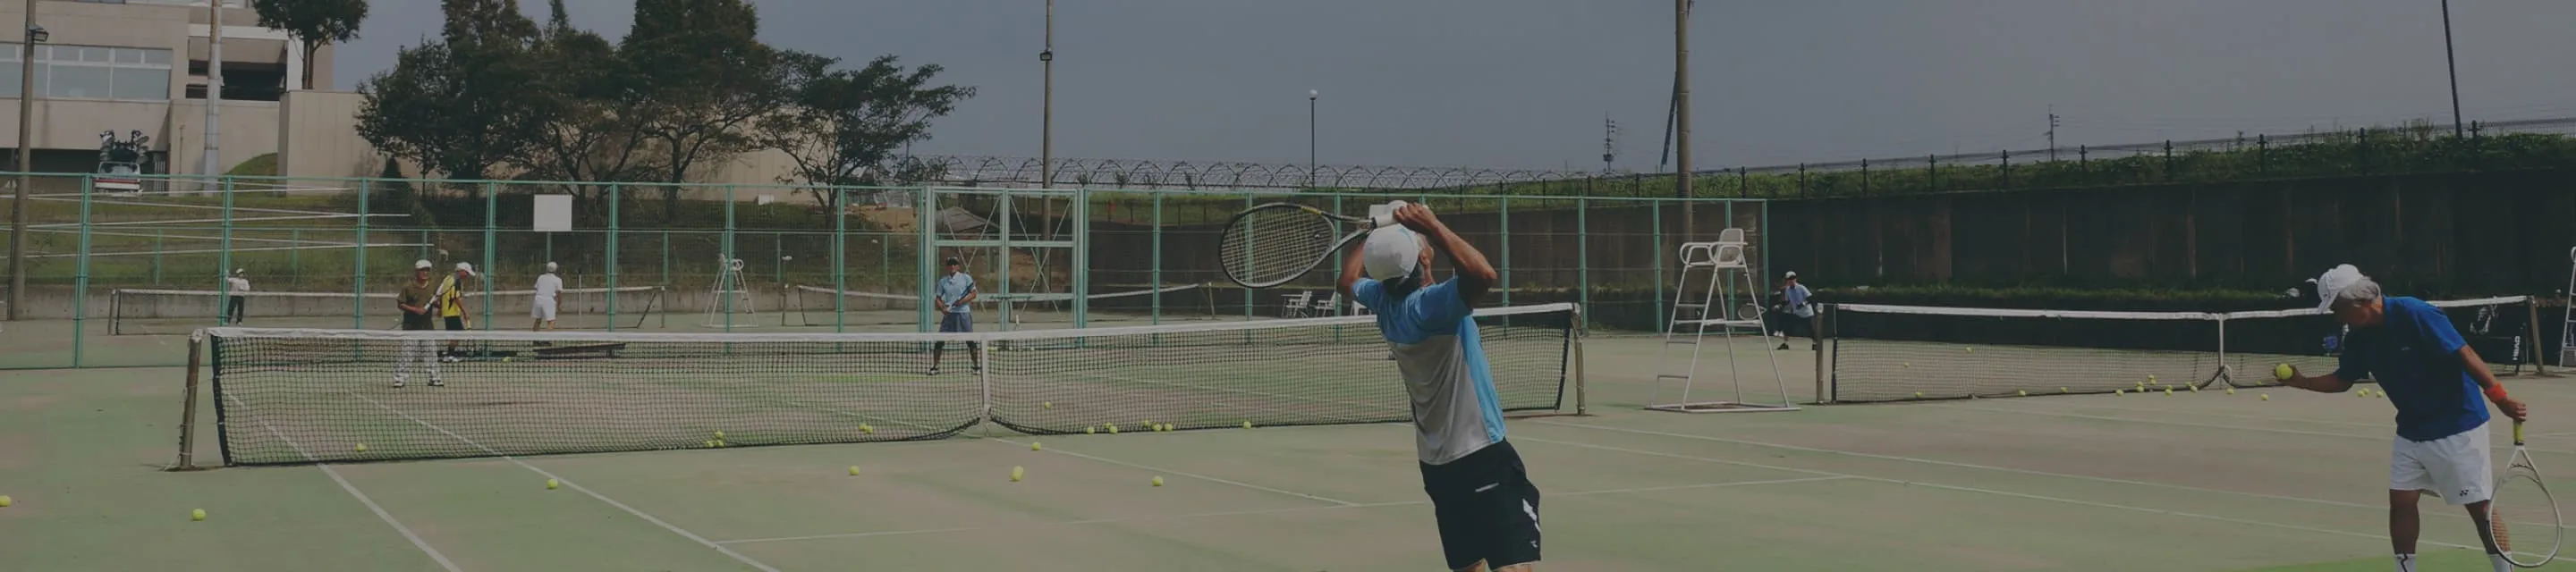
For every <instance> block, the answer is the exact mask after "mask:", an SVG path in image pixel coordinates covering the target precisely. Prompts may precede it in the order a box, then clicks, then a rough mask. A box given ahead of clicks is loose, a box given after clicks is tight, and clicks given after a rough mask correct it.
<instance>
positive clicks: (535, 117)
mask: <svg viewBox="0 0 2576 572" xmlns="http://www.w3.org/2000/svg"><path fill="white" fill-rule="evenodd" d="M549 8H550V10H551V14H550V15H549V16H548V17H547V19H546V27H545V29H544V31H542V32H541V33H540V36H539V39H538V41H537V44H536V47H535V49H534V50H533V52H532V58H531V59H532V61H533V62H534V63H535V65H536V67H537V68H538V69H543V70H546V73H545V74H544V75H542V76H540V77H539V78H537V83H535V84H532V85H529V86H527V88H526V89H527V92H528V94H529V98H530V100H529V103H530V106H531V112H532V115H531V119H532V122H533V123H534V124H535V125H536V126H537V131H538V132H537V134H536V136H535V139H534V141H533V145H532V148H531V149H529V152H528V153H526V154H523V155H521V156H519V158H518V159H517V160H515V161H514V163H515V164H517V165H518V166H520V167H522V168H525V169H527V170H528V171H529V172H530V173H531V174H534V175H535V176H538V177H542V178H549V179H559V180H565V181H579V182H582V183H577V184H575V185H574V188H573V194H574V195H576V196H577V197H578V198H579V200H582V201H584V202H586V203H589V204H590V205H591V206H593V207H596V206H599V205H600V200H601V199H602V197H603V195H605V194H606V193H605V186H603V185H594V184H586V183H589V182H615V181H633V180H641V179H644V178H646V177H649V176H650V174H649V172H651V171H654V170H656V166H655V165H653V164H652V163H651V162H649V161H647V160H646V155H647V154H648V152H649V149H648V145H647V143H649V140H648V138H647V137H646V136H645V134H644V131H643V130H642V129H641V128H640V127H639V126H638V125H637V124H636V123H637V121H638V118H640V117H644V116H645V114H642V113H637V112H635V111H634V110H635V106H634V104H635V100H636V98H635V97H634V90H632V89H630V88H631V86H632V84H633V78H632V74H631V72H629V71H628V69H627V68H626V66H625V65H624V62H623V61H621V60H620V59H619V58H618V57H617V50H616V48H615V47H614V46H612V45H610V44H609V43H608V40H606V39H603V38H601V37H600V36H599V35H598V34H594V33H591V32H588V31H584V30H579V29H575V28H573V27H572V20H571V17H570V16H569V15H568V14H567V13H566V12H565V9H564V4H563V0H552V1H551V2H550V3H549ZM602 210H603V209H598V208H592V209H585V212H600V211H602Z"/></svg>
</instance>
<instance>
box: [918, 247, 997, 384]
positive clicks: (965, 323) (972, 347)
mask: <svg viewBox="0 0 2576 572" xmlns="http://www.w3.org/2000/svg"><path fill="white" fill-rule="evenodd" d="M936 294H937V295H936V297H935V298H934V301H936V302H938V304H939V331H942V332H972V331H975V314H974V308H973V307H971V306H968V305H967V304H970V303H973V302H974V301H975V296H976V293H975V277H973V276H967V275H966V264H965V263H963V262H960V261H958V260H957V259H956V258H949V259H948V275H947V276H942V277H940V278H939V291H938V292H937V293H936ZM947 349H948V342H931V344H930V374H931V375H939V362H940V359H939V358H940V354H941V353H944V352H945V351H946V350H947ZM982 350H983V344H978V343H975V342H966V353H967V355H969V356H972V357H971V359H973V360H974V362H975V371H976V372H979V373H980V372H982V371H984V352H983V351H982Z"/></svg>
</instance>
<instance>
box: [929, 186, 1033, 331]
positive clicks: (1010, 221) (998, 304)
mask: <svg viewBox="0 0 2576 572" xmlns="http://www.w3.org/2000/svg"><path fill="white" fill-rule="evenodd" d="M1039 196H1041V197H1044V196H1045V195H1039ZM1001 199H1002V200H1001V201H1000V203H1001V204H1000V205H998V206H996V207H994V210H995V211H996V212H998V213H1000V214H999V215H997V216H994V217H993V218H994V222H996V223H999V226H1000V228H1001V229H1002V234H1001V238H1002V247H1001V248H1000V249H997V250H996V252H999V253H1000V254H1001V256H1000V257H999V258H1000V260H997V261H995V262H994V265H995V266H998V267H1000V274H1001V276H1002V278H1001V279H1000V280H996V281H995V282H999V283H1000V284H999V286H1001V289H1000V290H996V292H999V293H1001V295H1000V296H995V297H994V302H993V306H994V307H995V308H996V309H998V310H999V311H997V312H994V313H995V314H998V315H1000V316H1001V318H1002V323H1001V325H999V326H995V328H996V329H999V330H1002V331H1006V332H1007V331H1010V330H1011V235H1012V234H1016V233H1014V232H1012V230H1014V228H1013V227H1017V226H1019V225H1018V219H1015V218H1012V216H1013V215H1012V214H1011V206H1012V205H1011V203H1015V202H1019V200H1018V199H1019V197H1018V196H1014V195H1012V194H1011V193H1010V191H1002V194H1001ZM1049 230H1053V229H1049ZM1039 252H1045V251H1039ZM1039 272H1045V271H1044V270H1040V271H1039ZM970 273H971V271H970ZM933 292H934V293H936V291H933ZM968 309H969V310H972V309H973V308H972V307H969V308H968ZM970 315H971V314H970Z"/></svg>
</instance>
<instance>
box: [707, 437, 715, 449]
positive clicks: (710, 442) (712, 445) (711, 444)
mask: <svg viewBox="0 0 2576 572" xmlns="http://www.w3.org/2000/svg"><path fill="white" fill-rule="evenodd" d="M707 448H709V449H713V448H716V440H714V439H708V440H707Z"/></svg>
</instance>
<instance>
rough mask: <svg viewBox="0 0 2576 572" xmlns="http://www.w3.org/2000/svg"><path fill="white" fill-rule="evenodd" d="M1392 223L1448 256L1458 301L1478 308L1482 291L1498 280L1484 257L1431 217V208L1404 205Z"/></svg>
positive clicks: (1492, 267)
mask: <svg viewBox="0 0 2576 572" xmlns="http://www.w3.org/2000/svg"><path fill="white" fill-rule="evenodd" d="M1395 222H1397V223H1399V224H1403V225H1404V227H1405V228H1409V229H1413V231H1414V232H1418V233H1422V235H1423V236H1427V237H1431V241H1432V244H1434V245H1436V246H1438V248H1439V250H1440V252H1443V253H1447V254H1448V255H1449V263H1450V265H1451V266H1453V267H1455V270H1456V271H1457V273H1458V299H1459V300H1460V301H1463V302H1466V303H1467V305H1468V306H1469V307H1474V306H1477V305H1479V304H1478V302H1480V301H1482V300H1484V298H1485V291H1486V290H1488V289H1491V288H1493V286H1494V282H1495V281H1496V280H1498V279H1499V276H1500V275H1499V274H1498V273H1496V272H1495V271H1494V265H1493V264H1492V263H1490V262H1486V261H1485V253H1484V252H1482V251H1478V250H1476V246H1475V245H1472V244H1468V243H1467V239H1466V238H1464V237H1460V236H1458V233H1457V232H1454V231H1451V230H1449V225H1447V224H1443V223H1441V222H1440V218H1439V217H1437V216H1433V215H1432V214H1431V209H1430V207H1425V206H1422V205H1415V204H1408V205H1404V206H1403V207H1401V208H1397V209H1396V210H1395Z"/></svg>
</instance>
